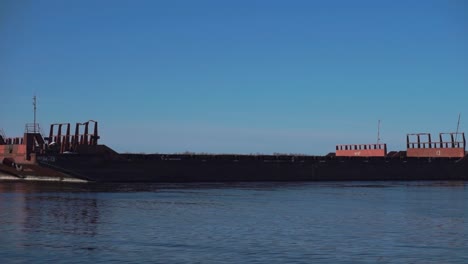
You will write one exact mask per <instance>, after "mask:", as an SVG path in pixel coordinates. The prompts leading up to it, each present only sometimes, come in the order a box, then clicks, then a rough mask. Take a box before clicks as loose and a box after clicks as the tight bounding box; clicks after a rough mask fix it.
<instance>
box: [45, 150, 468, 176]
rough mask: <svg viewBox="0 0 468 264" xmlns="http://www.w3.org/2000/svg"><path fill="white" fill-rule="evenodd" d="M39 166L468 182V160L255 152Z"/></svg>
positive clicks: (77, 171)
mask: <svg viewBox="0 0 468 264" xmlns="http://www.w3.org/2000/svg"><path fill="white" fill-rule="evenodd" d="M39 165H40V166H42V167H47V168H51V169H54V170H56V171H60V172H62V173H66V174H67V175H71V176H74V177H77V178H80V179H85V180H89V181H97V182H248V181H382V180H386V181H401V180H468V158H467V157H465V158H463V159H448V158H440V159H429V158H337V157H322V156H320V157H319V156H253V155H252V156H251V155H162V154H155V155H138V154H121V155H118V156H117V157H113V158H112V159H110V158H103V157H101V156H97V155H57V156H49V157H42V158H41V159H40V161H39Z"/></svg>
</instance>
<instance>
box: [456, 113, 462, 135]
mask: <svg viewBox="0 0 468 264" xmlns="http://www.w3.org/2000/svg"><path fill="white" fill-rule="evenodd" d="M460 116H461V113H458V123H457V133H455V142H457V137H458V129H459V128H460Z"/></svg>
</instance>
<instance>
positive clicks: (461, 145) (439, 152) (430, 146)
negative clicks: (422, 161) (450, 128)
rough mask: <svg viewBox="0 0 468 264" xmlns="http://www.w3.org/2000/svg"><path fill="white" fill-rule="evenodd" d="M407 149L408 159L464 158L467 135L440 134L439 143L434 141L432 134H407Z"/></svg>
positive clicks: (458, 133) (455, 133) (456, 133)
mask: <svg viewBox="0 0 468 264" xmlns="http://www.w3.org/2000/svg"><path fill="white" fill-rule="evenodd" d="M447 136H448V137H449V139H448V140H447V139H446V138H447ZM406 148H407V150H406V155H407V156H408V157H418V158H463V157H464V156H465V149H466V139H465V133H460V132H452V133H439V141H432V138H431V134H430V133H416V134H407V135H406Z"/></svg>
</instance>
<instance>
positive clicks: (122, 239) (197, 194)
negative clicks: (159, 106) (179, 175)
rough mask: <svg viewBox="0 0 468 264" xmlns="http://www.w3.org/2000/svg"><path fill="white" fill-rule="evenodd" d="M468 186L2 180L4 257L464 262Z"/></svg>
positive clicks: (0, 257)
mask: <svg viewBox="0 0 468 264" xmlns="http://www.w3.org/2000/svg"><path fill="white" fill-rule="evenodd" d="M467 187H468V183H465V182H412V183H407V182H386V183H366V182H354V183H294V184H287V183H244V184H183V185H168V184H164V185H161V184H126V185H96V184H50V183H46V184H44V183H41V184H38V183H7V182H0V263H53V262H59V263H108V262H115V263H119V262H120V263H468V188H467Z"/></svg>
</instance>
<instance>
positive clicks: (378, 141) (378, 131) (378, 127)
mask: <svg viewBox="0 0 468 264" xmlns="http://www.w3.org/2000/svg"><path fill="white" fill-rule="evenodd" d="M377 144H380V119H379V123H378V125H377Z"/></svg>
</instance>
